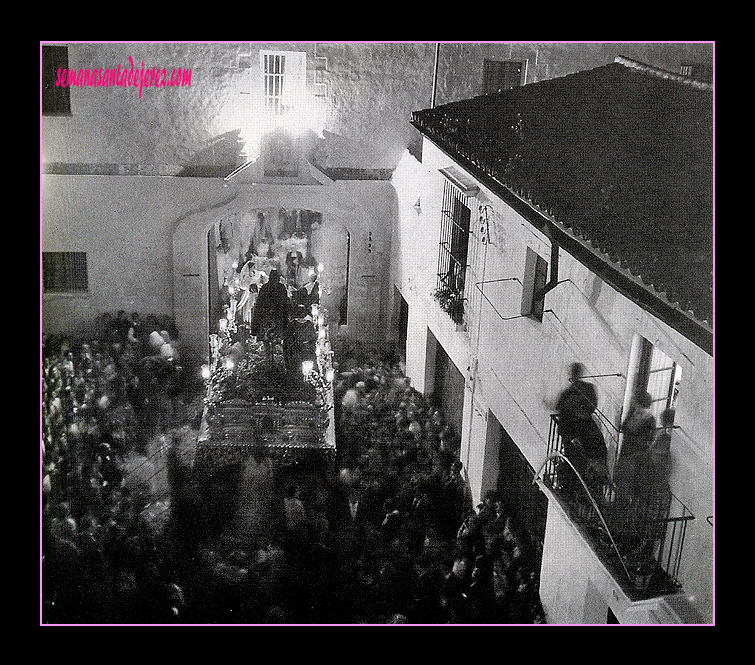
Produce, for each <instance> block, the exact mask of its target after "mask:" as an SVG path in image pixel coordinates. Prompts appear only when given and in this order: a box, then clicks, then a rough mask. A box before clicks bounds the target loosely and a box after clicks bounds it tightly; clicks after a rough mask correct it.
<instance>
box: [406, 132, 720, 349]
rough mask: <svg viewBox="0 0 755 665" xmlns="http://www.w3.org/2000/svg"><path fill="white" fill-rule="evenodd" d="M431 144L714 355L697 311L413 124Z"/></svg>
mask: <svg viewBox="0 0 755 665" xmlns="http://www.w3.org/2000/svg"><path fill="white" fill-rule="evenodd" d="M413 124H414V126H415V127H416V128H417V130H418V131H420V132H421V133H422V134H423V135H424V136H425V137H426V138H427V139H428V140H429V141H431V142H432V143H433V144H434V145H436V146H437V147H438V148H439V149H440V150H441V151H443V152H444V153H445V154H447V155H448V156H449V157H450V158H451V159H453V160H454V161H456V162H457V163H458V164H459V165H460V166H462V167H463V168H464V169H466V170H467V171H468V172H469V173H470V174H471V175H472V176H473V177H475V178H476V179H477V180H478V181H479V182H481V183H483V184H484V185H485V186H486V187H487V188H488V189H490V190H491V191H492V192H494V193H495V194H496V195H497V196H498V197H499V198H500V199H501V200H503V201H504V202H505V203H507V204H508V205H509V206H511V207H512V208H513V209H514V210H515V211H516V212H518V213H519V214H520V215H521V216H522V217H523V218H524V219H526V220H527V221H528V222H529V223H530V224H532V225H533V226H534V227H535V228H537V229H538V230H540V231H541V232H543V233H545V234H546V235H548V237H550V238H552V239H553V240H555V242H557V243H558V245H559V247H561V248H562V249H563V250H564V251H566V252H568V253H569V254H571V255H572V256H573V257H574V258H576V259H577V260H578V261H580V263H582V264H583V265H585V266H586V267H587V268H589V269H590V270H591V271H592V272H594V273H595V274H596V275H598V276H599V277H600V278H601V279H603V281H605V282H606V283H608V284H610V285H611V286H613V287H614V288H615V289H616V290H617V291H619V292H620V293H622V294H624V295H625V296H626V297H627V298H629V299H630V300H632V301H633V302H635V303H637V304H638V305H640V306H641V307H642V308H643V309H645V310H646V311H648V312H650V313H651V314H653V315H654V316H656V317H658V318H659V319H660V320H662V321H664V322H665V323H667V324H668V325H669V326H671V327H672V328H673V329H675V330H677V331H678V332H679V333H681V334H682V335H684V336H685V337H686V338H687V339H689V340H690V341H692V342H693V343H695V344H696V345H698V346H699V347H700V348H701V349H703V350H704V351H705V352H706V353H708V354H710V355H713V329H712V326H711V325H710V324H709V322H708V321H704V320H701V319H699V318H698V317H696V316H695V314H694V312H693V311H690V310H685V309H683V308H682V307H681V306H680V305H679V303H676V302H671V300H669V299H668V298H667V297H666V295H665V293H664V292H662V291H658V290H656V289H655V287H654V286H653V285H651V284H647V283H646V282H645V281H644V280H643V279H642V276H641V275H635V274H633V273H632V272H631V271H630V270H629V269H627V268H626V267H623V266H622V265H621V263H619V261H617V260H614V259H612V258H611V257H610V256H609V255H608V254H606V253H605V252H603V251H601V250H600V249H599V248H596V247H595V245H594V244H593V243H592V242H591V241H589V240H588V239H584V238H581V237H578V236H577V235H576V234H575V233H574V231H573V230H572V229H570V228H569V227H568V226H567V225H565V224H563V223H561V222H560V221H558V220H556V219H555V218H554V217H553V216H552V215H551V214H550V212H549V211H548V210H543V209H541V208H540V207H538V205H537V204H535V203H533V202H532V201H531V200H529V199H528V198H527V196H526V193H517V192H515V191H514V190H513V189H512V188H511V187H510V186H508V185H507V184H504V183H502V182H500V181H499V180H498V179H496V178H495V177H493V176H491V175H490V174H489V173H488V172H487V171H485V170H484V169H482V168H480V167H479V166H478V165H477V164H475V163H474V161H472V160H471V159H469V158H466V157H464V156H462V155H460V154H458V153H456V151H454V150H452V149H450V148H449V146H446V145H444V142H443V140H442V137H439V136H435V135H433V134H432V133H431V132H428V131H426V129H425V128H424V127H422V126H421V125H420V124H415V123H413Z"/></svg>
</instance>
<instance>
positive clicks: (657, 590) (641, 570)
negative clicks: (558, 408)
mask: <svg viewBox="0 0 755 665" xmlns="http://www.w3.org/2000/svg"><path fill="white" fill-rule="evenodd" d="M538 478H539V479H540V480H541V482H542V483H543V484H544V485H545V486H546V487H548V488H549V489H550V490H551V491H552V492H553V493H554V494H555V495H556V496H557V497H558V499H559V501H560V503H561V504H562V505H563V506H564V508H565V509H566V511H567V513H568V514H569V516H570V518H571V519H572V520H573V521H574V522H575V523H576V524H577V525H579V526H580V527H581V530H582V532H583V533H585V535H586V536H587V539H588V541H589V542H590V544H591V546H592V547H593V549H594V551H595V552H596V553H597V554H598V556H599V557H600V559H601V560H602V561H603V563H604V564H605V565H606V567H607V568H608V569H609V570H610V571H611V573H612V574H613V576H614V578H615V579H616V580H617V581H618V582H619V584H620V585H621V587H622V588H623V589H624V590H625V591H626V592H627V594H628V595H629V596H630V598H632V599H633V600H637V599H642V598H652V597H657V596H663V595H668V594H670V593H676V592H678V591H679V590H680V589H681V586H682V584H681V581H680V580H679V570H680V565H681V561H682V554H683V550H684V540H685V537H686V534H687V526H688V524H689V522H690V521H691V520H693V519H695V516H694V515H693V514H692V513H691V512H690V511H689V509H688V508H687V507H686V506H685V505H684V504H683V503H682V502H681V501H680V500H679V499H678V498H677V497H676V496H674V494H673V493H672V492H671V491H670V489H668V488H661V489H660V490H655V491H653V492H649V493H646V494H637V493H633V494H632V495H631V496H627V495H626V494H625V493H624V492H623V491H622V488H621V487H617V485H616V484H615V483H614V481H613V480H612V479H611V478H610V477H608V476H607V475H606V474H605V473H600V472H594V471H593V470H591V469H589V468H588V469H586V470H585V469H582V471H581V472H580V471H578V470H577V468H576V467H575V464H574V462H573V460H569V459H568V457H567V456H566V455H565V453H564V445H563V440H562V436H561V433H560V432H559V417H558V416H557V415H555V414H554V415H552V416H551V422H550V431H549V435H548V452H547V455H546V459H545V461H544V462H543V464H542V466H541V468H540V470H539V471H538V473H537V476H536V480H537V479H538Z"/></svg>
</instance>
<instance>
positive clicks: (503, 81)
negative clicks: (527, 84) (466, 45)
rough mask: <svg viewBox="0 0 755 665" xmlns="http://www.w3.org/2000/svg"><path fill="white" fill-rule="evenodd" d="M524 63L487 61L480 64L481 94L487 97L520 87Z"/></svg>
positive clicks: (522, 79)
mask: <svg viewBox="0 0 755 665" xmlns="http://www.w3.org/2000/svg"><path fill="white" fill-rule="evenodd" d="M525 64H526V63H525V62H518V61H515V60H488V59H487V58H486V59H485V60H484V61H483V63H482V94H483V95H488V94H491V93H495V92H501V91H502V90H509V89H511V88H516V87H518V86H520V85H522V83H523V81H524V72H525Z"/></svg>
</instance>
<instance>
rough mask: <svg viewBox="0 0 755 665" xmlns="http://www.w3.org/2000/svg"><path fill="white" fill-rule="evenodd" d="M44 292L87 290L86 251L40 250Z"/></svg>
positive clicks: (78, 291)
mask: <svg viewBox="0 0 755 665" xmlns="http://www.w3.org/2000/svg"><path fill="white" fill-rule="evenodd" d="M42 290H43V292H44V293H86V292H87V291H89V277H88V271H87V255H86V252H42Z"/></svg>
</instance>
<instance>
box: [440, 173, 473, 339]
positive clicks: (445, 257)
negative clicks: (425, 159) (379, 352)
mask: <svg viewBox="0 0 755 665" xmlns="http://www.w3.org/2000/svg"><path fill="white" fill-rule="evenodd" d="M470 219H471V211H470V209H469V206H468V205H467V204H466V197H465V196H464V195H463V194H462V193H461V191H460V190H459V189H457V188H456V187H455V186H454V185H453V184H451V182H450V181H446V182H445V184H444V190H443V208H442V211H441V229H440V250H439V256H438V288H437V291H436V299H437V300H438V302H439V304H440V305H441V307H442V308H443V309H444V310H445V311H446V312H447V313H448V315H449V316H450V317H451V318H452V319H453V320H454V322H455V323H457V324H460V323H462V321H463V315H464V303H463V301H464V281H465V277H466V271H467V249H468V246H469V222H470Z"/></svg>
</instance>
